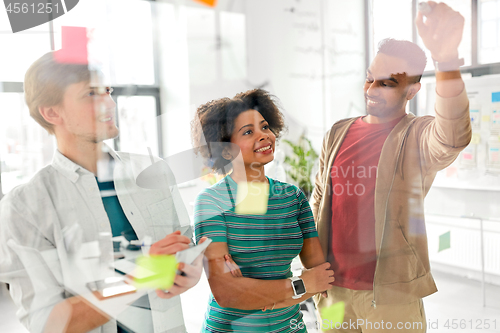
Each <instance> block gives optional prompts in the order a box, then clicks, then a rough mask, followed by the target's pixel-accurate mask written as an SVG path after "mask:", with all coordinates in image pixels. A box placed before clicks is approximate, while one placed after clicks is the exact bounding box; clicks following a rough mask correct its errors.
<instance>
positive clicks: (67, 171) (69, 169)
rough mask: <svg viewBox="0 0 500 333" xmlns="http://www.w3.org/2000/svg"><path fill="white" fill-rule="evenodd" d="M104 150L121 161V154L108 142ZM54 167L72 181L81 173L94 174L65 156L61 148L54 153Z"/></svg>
mask: <svg viewBox="0 0 500 333" xmlns="http://www.w3.org/2000/svg"><path fill="white" fill-rule="evenodd" d="M103 151H104V152H107V153H109V154H110V155H111V157H113V158H114V159H115V160H118V161H120V162H121V158H120V156H119V155H118V154H117V153H116V152H115V151H114V150H113V149H112V148H111V147H109V146H108V145H107V144H104V145H103ZM52 167H54V169H56V170H57V171H59V172H60V173H61V174H62V175H63V176H64V177H66V178H68V179H69V180H70V181H71V182H72V183H76V182H77V181H78V178H80V175H81V174H85V173H88V174H92V173H91V172H90V171H88V170H87V169H85V168H83V167H82V166H80V165H78V164H76V163H75V162H73V161H72V160H70V159H69V158H67V157H66V156H64V155H63V154H62V153H61V152H60V151H59V150H56V151H55V153H54V157H53V158H52ZM92 175H93V174H92Z"/></svg>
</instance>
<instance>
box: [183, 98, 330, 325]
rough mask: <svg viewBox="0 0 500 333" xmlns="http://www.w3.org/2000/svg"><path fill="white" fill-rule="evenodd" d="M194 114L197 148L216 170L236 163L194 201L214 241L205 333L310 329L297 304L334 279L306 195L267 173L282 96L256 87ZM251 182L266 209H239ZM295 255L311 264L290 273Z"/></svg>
mask: <svg viewBox="0 0 500 333" xmlns="http://www.w3.org/2000/svg"><path fill="white" fill-rule="evenodd" d="M197 116H198V119H196V120H195V121H193V123H192V134H193V143H194V145H195V147H203V148H198V150H199V152H200V153H201V154H202V155H203V156H204V157H205V158H207V162H208V163H210V164H211V166H212V168H213V169H214V170H215V171H217V172H219V173H226V172H228V171H229V170H227V169H226V170H223V169H222V168H221V167H222V166H224V164H227V160H231V161H232V162H231V167H230V169H232V170H230V171H232V173H231V174H230V175H227V176H226V177H225V178H223V179H222V180H221V181H219V182H218V183H217V184H215V185H213V186H212V187H210V188H207V189H205V190H204V191H202V192H201V193H200V194H199V195H198V197H197V199H196V202H195V214H194V219H195V233H196V238H197V240H199V239H201V238H202V237H205V236H206V237H210V238H211V239H212V241H213V242H212V244H210V245H209V246H208V248H207V251H206V253H205V254H206V257H207V259H208V267H207V268H208V269H206V272H208V273H207V278H208V282H209V284H210V288H211V290H212V295H211V296H210V299H209V305H208V310H207V315H206V320H205V323H204V325H203V329H202V332H248V331H252V332H285V331H286V332H305V326H304V323H303V320H302V314H301V312H300V310H299V306H298V303H300V302H301V301H303V300H306V299H307V298H309V297H311V296H312V295H314V294H316V293H319V292H323V291H325V290H327V289H330V287H331V286H330V284H329V283H330V282H333V280H334V278H333V271H331V270H328V267H329V264H328V263H325V260H324V257H323V252H322V250H321V247H320V245H319V240H318V236H317V232H316V228H315V226H314V220H313V217H312V212H311V208H310V207H309V203H308V201H307V199H306V197H305V195H304V193H303V192H302V191H301V190H300V189H299V188H297V187H296V186H294V185H291V184H287V183H283V182H280V181H278V180H275V179H272V178H269V177H266V176H265V174H264V165H265V164H267V163H269V162H271V161H272V160H273V158H274V149H275V143H276V138H277V137H279V136H280V134H281V132H282V130H283V127H284V120H283V115H282V113H281V111H280V110H279V108H278V107H277V102H276V101H275V100H274V98H273V97H272V96H271V95H270V94H269V93H267V92H266V91H263V90H260V89H256V90H251V91H248V92H245V93H241V94H238V95H236V96H235V97H234V98H233V99H229V98H224V99H220V100H217V101H212V102H209V103H207V104H204V105H202V106H200V107H199V108H198V112H197ZM203 134H204V135H205V139H206V142H208V145H206V146H202V145H203V144H204V143H205V141H204V140H203ZM221 142H222V143H224V142H226V143H228V145H227V146H226V147H224V146H222V147H221V145H220V143H221ZM214 143H218V144H214ZM218 147H220V148H218ZM240 152H241V155H240ZM235 157H238V158H235ZM240 157H241V158H240ZM225 161H226V162H225ZM249 182H251V183H252V186H254V185H255V186H256V187H257V188H259V189H260V190H261V189H265V192H268V193H265V192H264V193H262V192H259V193H260V194H262V195H264V196H265V197H266V199H268V204H267V206H266V207H264V208H265V209H264V210H263V211H264V213H263V214H258V213H255V212H252V213H243V212H242V211H240V210H239V209H237V208H238V207H240V206H239V203H238V206H237V205H236V203H235V202H236V201H238V202H240V201H239V200H238V199H239V198H240V194H241V193H239V192H238V190H239V189H240V192H241V189H248V188H249V185H248V184H246V183H249ZM256 184H257V185H256ZM243 195H244V193H243ZM249 196H251V195H249ZM252 203H253V205H256V201H255V200H253V201H252ZM297 255H298V256H299V257H300V259H301V261H302V264H303V266H304V267H305V268H307V269H306V270H305V271H304V272H303V273H302V275H301V276H300V277H295V278H293V279H291V278H292V273H291V270H290V263H291V261H292V260H293V259H294V258H295V257H296V256H297ZM261 310H262V311H261ZM267 310H270V311H271V312H270V313H269V312H267ZM263 311H264V312H263Z"/></svg>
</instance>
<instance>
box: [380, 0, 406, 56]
mask: <svg viewBox="0 0 500 333" xmlns="http://www.w3.org/2000/svg"><path fill="white" fill-rule="evenodd" d="M411 6H412V0H372V16H371V17H372V19H373V30H372V38H373V39H372V40H373V47H372V52H373V53H372V54H373V55H375V54H376V53H377V49H378V48H377V46H378V43H379V42H380V41H381V40H382V39H385V38H394V39H404V40H412V27H411V23H408V22H413V19H412V10H411V8H412V7H411Z"/></svg>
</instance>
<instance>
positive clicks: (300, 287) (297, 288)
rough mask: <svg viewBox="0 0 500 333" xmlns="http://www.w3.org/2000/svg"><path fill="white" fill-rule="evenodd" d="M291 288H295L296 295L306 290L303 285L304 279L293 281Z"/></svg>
mask: <svg viewBox="0 0 500 333" xmlns="http://www.w3.org/2000/svg"><path fill="white" fill-rule="evenodd" d="M293 288H294V289H295V294H296V295H301V294H304V293H305V292H306V287H305V286H304V281H302V280H296V281H293Z"/></svg>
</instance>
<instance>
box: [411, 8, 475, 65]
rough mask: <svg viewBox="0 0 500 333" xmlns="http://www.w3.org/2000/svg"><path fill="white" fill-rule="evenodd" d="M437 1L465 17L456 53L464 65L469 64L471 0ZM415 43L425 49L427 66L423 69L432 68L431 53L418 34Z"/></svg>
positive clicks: (470, 53)
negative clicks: (462, 59) (460, 40)
mask: <svg viewBox="0 0 500 333" xmlns="http://www.w3.org/2000/svg"><path fill="white" fill-rule="evenodd" d="M417 2H418V1H417ZM439 2H443V3H445V4H447V5H448V6H450V7H451V8H452V9H453V10H455V11H457V12H459V13H460V14H462V16H463V17H464V18H465V25H464V33H463V35H462V42H461V43H460V46H459V47H458V53H459V56H460V57H461V58H464V66H470V65H471V63H472V60H471V59H472V48H471V36H472V27H471V18H472V14H471V0H441V1H439ZM417 44H418V45H420V47H422V49H423V50H424V51H425V55H426V56H427V66H425V70H426V71H430V70H434V62H433V61H432V57H431V53H430V52H429V50H427V49H426V48H425V46H424V44H423V42H422V39H420V36H418V37H417Z"/></svg>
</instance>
